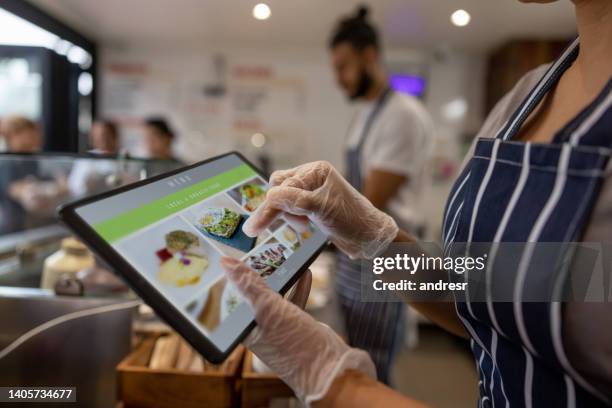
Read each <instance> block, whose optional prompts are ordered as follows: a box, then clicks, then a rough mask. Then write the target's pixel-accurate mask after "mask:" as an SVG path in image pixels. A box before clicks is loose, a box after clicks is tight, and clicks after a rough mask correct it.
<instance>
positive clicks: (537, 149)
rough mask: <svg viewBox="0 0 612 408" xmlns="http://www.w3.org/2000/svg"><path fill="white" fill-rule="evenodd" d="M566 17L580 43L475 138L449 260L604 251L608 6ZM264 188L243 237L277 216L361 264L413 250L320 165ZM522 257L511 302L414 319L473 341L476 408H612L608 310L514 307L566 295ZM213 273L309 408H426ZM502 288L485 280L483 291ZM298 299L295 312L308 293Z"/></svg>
mask: <svg viewBox="0 0 612 408" xmlns="http://www.w3.org/2000/svg"><path fill="white" fill-rule="evenodd" d="M574 4H575V9H576V21H577V26H578V33H579V38H578V39H576V40H575V41H573V42H572V43H571V44H570V45H569V47H568V48H567V49H566V50H565V52H563V54H562V55H561V56H560V57H559V59H558V60H557V61H555V62H554V63H553V64H550V65H547V66H544V67H541V68H538V69H536V70H534V71H531V72H530V73H528V74H527V75H526V76H525V77H524V78H522V79H521V80H520V81H519V83H518V84H517V85H516V86H515V87H514V89H513V90H512V91H511V92H510V93H509V94H508V95H506V96H505V97H504V98H503V99H502V100H501V101H500V102H499V103H498V105H497V106H496V107H495V109H494V110H493V111H492V113H491V114H490V115H489V117H488V118H487V120H486V122H485V124H484V126H483V128H482V129H481V131H480V133H479V134H478V137H477V138H476V140H475V142H474V145H473V146H472V149H471V151H470V153H469V154H468V157H467V159H468V160H467V161H466V165H465V166H464V168H463V170H462V171H461V173H460V176H459V178H458V179H457V182H456V183H455V186H454V187H453V188H452V190H451V193H450V195H449V199H448V201H447V204H446V211H445V214H444V237H443V238H444V250H445V251H446V253H447V254H450V255H453V251H455V249H453V248H455V247H459V245H453V244H454V243H462V242H466V243H467V244H468V246H469V245H470V243H473V242H486V243H492V242H528V243H537V242H558V243H568V242H576V241H578V242H580V241H583V242H609V241H611V239H612V228H611V226H612V224H611V223H612V217H611V216H610V214H612V184H611V178H610V166H611V165H612V163H611V161H610V156H611V154H612V153H611V152H612V107H611V105H612V2H610V1H609V0H575V1H574ZM272 183H273V184H274V185H276V187H275V188H272V189H271V190H270V191H269V193H268V195H267V199H266V203H265V204H264V205H263V206H262V207H260V210H259V212H258V213H257V215H256V216H255V217H252V218H251V219H250V222H249V223H248V224H247V225H245V231H246V232H247V233H249V234H253V233H255V232H258V231H259V230H261V229H262V228H264V227H265V226H266V225H267V224H269V223H270V222H271V221H272V220H273V218H274V217H275V216H276V215H277V214H278V212H279V211H285V212H290V213H293V214H298V215H306V216H308V217H309V218H311V219H312V220H313V221H314V222H315V223H317V224H318V225H319V226H321V228H323V229H324V230H326V231H327V232H329V233H330V236H331V237H332V239H333V241H334V242H335V243H336V244H337V245H338V246H339V247H340V248H341V249H342V250H343V251H344V252H345V253H347V254H348V255H349V256H351V257H354V258H371V257H373V256H375V255H376V254H378V253H380V252H381V251H383V250H384V249H385V248H386V247H387V246H388V244H389V243H390V242H392V241H396V242H415V239H414V238H413V237H412V236H410V235H409V234H407V233H405V232H403V231H401V230H399V228H398V227H397V226H396V224H395V222H394V221H393V220H392V219H391V217H389V216H387V215H386V214H384V213H382V212H381V211H379V210H377V209H376V208H375V207H374V206H372V205H371V203H369V202H368V201H367V200H366V199H365V198H363V197H362V196H361V195H360V194H359V193H358V192H357V191H355V189H353V188H352V187H351V186H350V185H348V183H347V182H346V181H344V180H343V179H342V177H341V176H339V175H338V173H337V172H336V171H335V170H334V169H333V168H332V167H331V166H330V165H329V164H327V163H322V162H318V163H312V164H306V165H303V166H300V167H297V168H295V169H292V170H287V171H283V172H278V173H275V175H273V177H272ZM530 248H531V247H526V248H525V249H524V250H523V251H522V253H521V254H520V256H519V257H518V259H517V264H516V268H515V269H513V270H511V271H510V272H511V275H513V276H511V278H512V279H511V280H510V282H511V284H512V285H513V293H514V294H515V298H514V301H513V302H511V303H510V302H509V303H495V302H493V301H491V299H490V298H491V296H487V298H488V299H487V300H488V301H487V302H472V301H470V296H469V294H468V293H466V294H465V295H466V296H463V297H461V298H463V299H465V300H464V301H461V302H456V304H455V305H452V304H445V303H415V304H414V306H415V307H416V308H417V309H418V310H420V311H421V312H422V313H423V314H425V315H426V316H428V317H429V318H430V319H431V320H432V321H434V322H436V323H438V324H439V325H440V326H442V327H443V328H445V329H447V330H449V331H450V332H452V333H455V334H458V335H462V336H464V337H467V338H469V339H470V343H471V347H472V351H473V354H474V357H475V359H476V363H477V367H478V371H479V377H480V379H479V380H480V381H479V385H478V386H479V390H480V400H479V406H482V407H493V406H496V407H608V406H612V398H611V396H612V350H611V348H612V329H611V327H612V322H611V321H610V319H611V316H612V306H611V304H610V303H565V304H562V303H560V302H548V303H544V302H541V303H524V302H521V299H522V296H523V293H524V291H525V290H526V289H527V288H531V287H532V286H533V285H536V284H539V285H543V286H545V287H552V288H554V287H561V286H562V285H563V284H564V283H565V282H564V281H563V279H564V278H563V277H561V276H559V275H556V274H553V273H550V272H549V271H546V270H544V271H539V270H536V269H530V268H529V267H530V265H531V264H532V262H533V260H534V258H535V257H534V252H533V251H531V250H530ZM489 257H490V258H491V257H493V258H494V254H492V253H489ZM493 261H494V260H493ZM493 261H492V260H491V259H489V260H488V263H491V262H493ZM223 263H224V266H225V268H226V270H227V273H228V276H229V278H230V279H231V280H233V281H234V282H235V283H236V285H237V286H238V287H239V288H241V290H242V291H243V293H244V295H245V297H246V298H247V300H248V301H249V302H250V303H251V305H252V306H253V309H254V311H255V315H256V320H257V322H258V327H259V328H258V335H257V336H254V337H253V338H252V339H251V340H250V342H249V343H248V346H249V347H251V348H252V349H253V351H254V352H255V353H256V354H257V355H258V356H259V357H260V358H261V359H262V360H263V361H264V362H265V363H266V364H268V365H269V366H270V367H271V368H272V369H273V370H275V371H276V372H277V373H278V374H279V375H280V376H281V378H283V379H284V380H285V381H286V382H287V383H288V384H289V385H290V386H291V387H292V388H293V389H294V391H295V392H296V394H297V395H298V396H299V397H300V398H301V399H302V400H303V401H305V402H306V403H307V404H311V403H312V404H314V405H315V406H317V407H319V406H321V407H323V406H340V407H343V406H347V407H349V406H350V407H353V408H354V407H362V406H363V407H369V406H381V405H382V404H387V406H393V407H395V406H405V407H420V406H423V405H422V404H421V403H419V402H417V401H414V400H412V399H410V398H408V397H405V396H403V395H400V394H398V393H396V392H394V391H392V390H390V389H389V388H387V387H385V386H383V385H382V384H380V383H377V382H375V381H374V380H373V379H372V378H371V377H372V376H373V373H374V371H373V366H372V362H371V361H370V360H369V358H368V356H367V354H365V353H363V352H361V351H360V350H357V349H353V348H349V347H348V346H345V345H344V344H343V342H342V340H341V339H339V338H338V336H336V335H335V334H334V333H333V332H332V331H331V330H330V329H328V328H326V327H324V326H322V325H320V324H317V323H316V322H315V321H314V320H313V319H312V318H310V317H309V316H308V315H307V314H305V313H303V312H302V311H300V309H299V308H298V307H296V306H295V305H292V304H291V303H289V302H286V301H284V300H282V298H281V297H280V296H279V295H276V294H274V293H273V292H272V291H271V290H270V289H268V288H267V286H266V285H265V283H264V282H263V280H262V279H261V278H259V276H258V275H256V274H255V273H253V272H252V271H250V270H249V269H248V267H246V266H244V264H242V263H240V262H238V261H235V260H232V259H228V258H224V260H223ZM578 272H581V271H578ZM508 281H509V280H508V276H500V275H499V274H496V269H494V270H492V271H491V273H490V274H489V275H488V276H487V280H486V281H485V283H486V288H492V287H495V285H496V283H497V284H499V282H504V283H507V282H508ZM298 288H299V289H301V291H300V293H301V295H300V296H297V297H296V299H298V301H297V302H298V303H302V302H303V300H299V299H300V298H302V299H303V297H304V293H305V292H306V291H307V289H308V285H307V281H303V282H301V283H300V286H299V287H298ZM468 289H469V286H468ZM488 294H489V295H490V292H489V293H488ZM432 381H435V379H432Z"/></svg>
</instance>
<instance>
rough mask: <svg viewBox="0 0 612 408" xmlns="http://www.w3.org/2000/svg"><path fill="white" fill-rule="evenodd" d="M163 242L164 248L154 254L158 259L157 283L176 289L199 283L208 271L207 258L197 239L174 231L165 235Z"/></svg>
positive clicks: (185, 233) (189, 233)
mask: <svg viewBox="0 0 612 408" xmlns="http://www.w3.org/2000/svg"><path fill="white" fill-rule="evenodd" d="M165 240H166V247H165V248H162V249H160V250H158V251H157V252H156V253H155V254H156V255H157V258H158V259H159V272H158V274H157V278H158V279H159V281H160V282H162V283H165V284H168V285H172V286H176V287H184V286H188V285H195V284H197V283H198V282H200V278H201V276H202V274H203V273H204V271H206V270H207V269H208V257H207V256H206V252H205V251H204V249H203V248H201V247H200V240H199V238H198V237H197V236H196V235H195V234H193V233H191V232H188V231H183V230H174V231H171V232H169V233H167V234H166V236H165Z"/></svg>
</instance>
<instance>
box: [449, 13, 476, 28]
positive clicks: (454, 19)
mask: <svg viewBox="0 0 612 408" xmlns="http://www.w3.org/2000/svg"><path fill="white" fill-rule="evenodd" d="M471 19H472V16H470V13H468V12H467V11H465V10H462V9H459V10H455V11H454V12H453V14H451V17H450V20H451V23H453V24H454V25H456V26H457V27H465V26H466V25H468V24H470V20H471Z"/></svg>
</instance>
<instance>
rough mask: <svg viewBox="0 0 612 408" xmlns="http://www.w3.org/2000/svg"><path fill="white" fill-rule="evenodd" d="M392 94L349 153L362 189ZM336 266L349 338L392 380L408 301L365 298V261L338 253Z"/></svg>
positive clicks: (351, 176)
mask: <svg viewBox="0 0 612 408" xmlns="http://www.w3.org/2000/svg"><path fill="white" fill-rule="evenodd" d="M392 95H393V92H392V91H391V90H390V89H387V90H386V91H385V92H384V94H383V95H382V96H381V98H380V99H379V100H378V101H377V103H376V105H374V107H373V109H372V112H371V113H370V115H369V116H368V118H367V120H366V122H365V125H364V128H363V132H362V133H361V137H360V139H359V142H358V144H357V145H356V146H355V147H354V148H352V149H349V150H348V151H347V153H346V161H347V165H348V172H347V180H348V181H349V182H350V183H351V185H352V186H353V187H355V188H356V189H357V190H359V191H361V190H362V188H363V180H362V177H361V154H362V150H363V146H364V145H365V142H366V140H367V137H368V135H369V133H370V129H371V128H372V124H373V123H374V121H375V120H376V118H377V117H378V114H379V113H380V112H381V111H382V109H383V108H384V106H385V104H386V102H387V101H388V100H389V99H390V98H391V96H392ZM336 266H337V268H336V292H337V295H338V299H339V303H340V311H341V313H342V317H343V318H344V324H345V328H346V333H347V337H348V342H349V344H350V345H351V346H352V347H357V348H360V349H363V350H366V351H367V352H368V353H369V354H370V356H371V357H372V360H373V361H374V364H375V365H376V371H377V376H378V380H379V381H381V382H383V383H385V384H389V383H390V378H391V370H392V368H393V361H394V357H395V355H396V354H397V348H398V344H399V343H400V340H401V335H402V334H403V332H404V327H405V305H404V304H402V303H401V302H396V303H389V302H362V301H361V263H360V262H359V261H352V260H351V259H350V258H348V257H347V256H346V255H344V254H343V253H338V255H337V263H336Z"/></svg>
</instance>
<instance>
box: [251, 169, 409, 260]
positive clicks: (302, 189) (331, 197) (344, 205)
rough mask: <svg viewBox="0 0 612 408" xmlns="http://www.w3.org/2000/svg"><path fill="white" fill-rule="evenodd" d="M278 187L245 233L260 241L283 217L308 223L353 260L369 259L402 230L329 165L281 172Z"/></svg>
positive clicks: (276, 175)
mask: <svg viewBox="0 0 612 408" xmlns="http://www.w3.org/2000/svg"><path fill="white" fill-rule="evenodd" d="M270 184H271V185H272V186H273V187H272V188H270V190H269V191H268V192H267V194H266V200H265V201H264V202H263V204H262V205H260V206H259V208H258V209H257V211H256V212H255V214H253V215H252V216H251V217H250V218H249V219H248V220H247V222H245V224H244V227H243V230H244V232H245V233H246V234H247V235H249V236H256V235H257V234H259V233H260V232H261V231H263V230H264V229H265V228H266V227H267V226H268V225H270V224H271V223H272V221H274V219H275V218H276V217H277V216H278V214H279V213H280V212H282V211H284V212H286V213H290V214H294V215H302V216H306V217H308V218H309V219H310V220H311V221H312V222H314V223H315V224H316V225H317V226H318V227H319V228H321V229H322V230H323V231H324V232H326V233H327V234H328V235H329V236H330V238H331V240H332V241H333V242H334V244H336V246H337V247H338V248H340V249H341V250H342V251H343V252H344V253H346V254H347V255H348V256H350V257H351V258H353V259H358V258H366V259H370V258H373V257H374V256H376V255H377V254H379V253H380V252H382V251H383V250H385V249H386V247H387V246H388V245H389V243H391V242H392V241H393V240H394V239H395V237H396V235H397V233H398V231H399V229H398V227H397V224H396V223H395V221H394V220H393V218H391V217H390V216H389V215H387V214H385V213H384V212H382V211H380V210H379V209H377V208H376V207H374V205H373V204H372V203H371V202H370V201H368V199H367V198H365V197H364V196H363V195H361V194H360V193H359V192H358V191H357V190H355V189H354V188H353V187H352V186H351V185H350V184H349V183H348V182H347V181H346V180H345V179H344V178H343V177H342V176H341V175H340V174H339V173H338V172H337V171H336V169H335V168H334V167H333V166H332V165H331V164H329V163H328V162H325V161H318V162H313V163H307V164H303V165H301V166H298V167H295V168H293V169H290V170H283V171H277V172H274V173H273V174H272V177H270Z"/></svg>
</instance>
